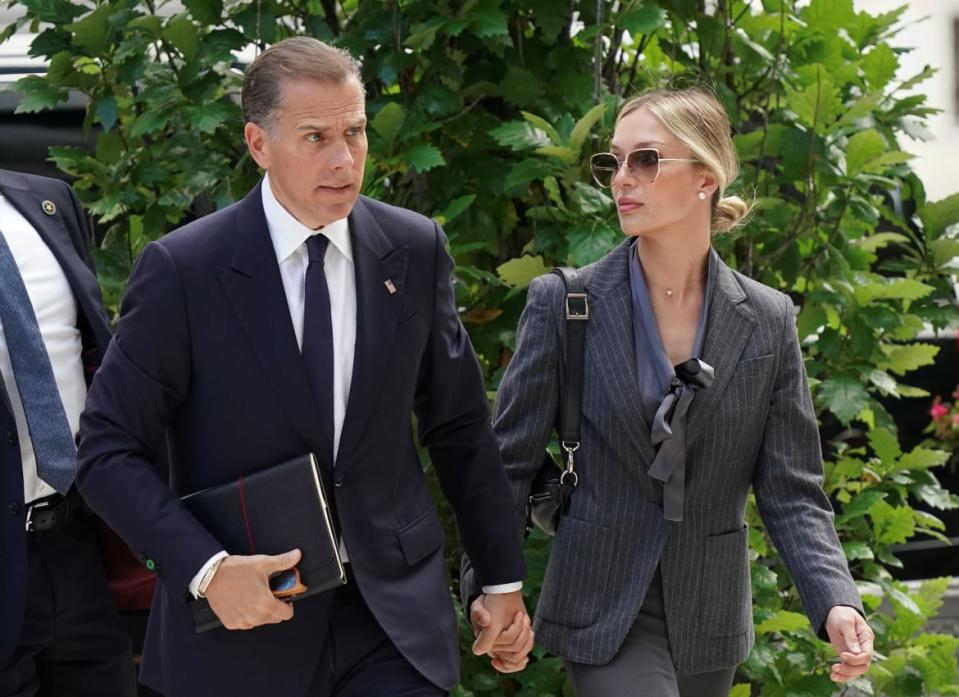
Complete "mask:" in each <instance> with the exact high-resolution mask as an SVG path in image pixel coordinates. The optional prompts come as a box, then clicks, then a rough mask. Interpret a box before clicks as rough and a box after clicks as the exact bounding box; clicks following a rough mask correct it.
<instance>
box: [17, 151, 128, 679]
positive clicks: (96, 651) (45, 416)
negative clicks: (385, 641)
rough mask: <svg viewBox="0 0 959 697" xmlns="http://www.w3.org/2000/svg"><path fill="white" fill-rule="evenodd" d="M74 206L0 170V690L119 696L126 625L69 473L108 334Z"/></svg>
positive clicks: (85, 234)
mask: <svg viewBox="0 0 959 697" xmlns="http://www.w3.org/2000/svg"><path fill="white" fill-rule="evenodd" d="M90 242H91V239H90V230H89V227H88V225H87V219H86V217H85V216H84V214H83V211H82V209H81V208H80V204H79V202H78V201H77V199H76V197H75V196H74V194H73V191H72V190H71V189H70V187H69V186H68V185H67V184H65V183H64V182H62V181H59V180H55V179H48V178H46V177H40V176H37V175H31V174H21V173H17V172H10V171H7V170H0V377H2V380H0V438H2V440H0V500H2V503H3V507H2V509H0V512H2V515H0V521H2V523H0V697H28V696H32V695H45V696H49V697H58V696H64V697H66V696H67V695H69V696H70V697H84V696H89V697H133V696H134V695H136V677H135V673H134V665H133V655H132V653H131V647H130V637H129V635H128V634H127V632H126V630H125V628H124V626H123V624H122V623H121V621H120V617H119V615H118V613H117V609H116V606H115V605H114V602H113V597H112V596H111V595H110V592H109V590H108V587H107V579H106V574H105V572H104V565H103V555H102V551H101V548H100V543H99V537H98V528H97V522H96V519H95V517H94V516H93V515H92V513H91V512H90V510H89V509H88V508H87V507H86V505H85V504H84V502H83V500H82V499H81V497H80V495H79V494H78V493H77V488H76V487H75V486H74V478H75V477H76V472H77V448H76V435H77V429H78V427H79V421H80V412H81V410H82V408H83V402H84V398H85V397H86V394H87V386H88V384H89V381H90V379H91V378H92V377H93V373H94V371H95V370H96V369H97V366H98V365H99V364H100V360H101V358H102V356H103V352H104V351H105V350H106V347H107V344H108V343H109V341H110V324H109V320H108V319H107V314H106V311H105V310H104V308H103V300H102V298H101V295H100V286H99V285H98V283H97V278H96V275H95V274H94V269H93V259H92V257H91V256H90Z"/></svg>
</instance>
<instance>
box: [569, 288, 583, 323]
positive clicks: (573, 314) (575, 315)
mask: <svg viewBox="0 0 959 697" xmlns="http://www.w3.org/2000/svg"><path fill="white" fill-rule="evenodd" d="M570 300H582V301H583V305H582V309H580V308H579V307H577V308H576V310H573V308H571V307H570V304H569V301H570ZM566 319H580V320H586V319H589V300H588V299H587V297H586V293H567V294H566Z"/></svg>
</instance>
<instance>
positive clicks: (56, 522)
mask: <svg viewBox="0 0 959 697" xmlns="http://www.w3.org/2000/svg"><path fill="white" fill-rule="evenodd" d="M83 510H84V503H83V498H82V497H81V496H80V494H79V493H78V492H77V490H76V489H75V488H71V489H70V491H68V492H67V495H66V496H63V495H62V494H51V495H50V496H44V497H43V498H42V499H37V500H35V501H32V502H30V503H28V504H27V506H26V511H27V516H26V518H27V524H26V529H27V532H35V533H36V532H50V531H51V530H57V529H59V528H61V527H63V526H64V524H66V523H67V521H69V520H73V519H75V518H76V517H77V516H78V515H79V514H80V513H81V512H82V511H83Z"/></svg>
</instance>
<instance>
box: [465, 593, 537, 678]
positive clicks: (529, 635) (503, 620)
mask: <svg viewBox="0 0 959 697" xmlns="http://www.w3.org/2000/svg"><path fill="white" fill-rule="evenodd" d="M470 621H471V624H472V625H473V631H474V632H476V634H477V636H476V641H475V642H474V643H473V653H475V654H476V655H477V656H479V655H482V654H484V653H485V654H487V655H489V656H490V657H491V658H492V659H493V661H492V664H493V667H494V668H495V669H496V670H498V671H499V672H501V673H515V672H517V671H520V670H522V669H523V668H525V667H526V665H527V663H529V657H528V655H529V652H530V650H531V649H532V648H533V641H534V639H535V636H534V634H533V630H532V627H531V626H530V619H529V615H528V614H527V613H526V606H525V604H524V603H523V592H522V591H515V592H513V593H502V594H490V595H486V594H483V595H480V596H479V597H478V598H476V600H474V601H473V605H472V607H471V608H470Z"/></svg>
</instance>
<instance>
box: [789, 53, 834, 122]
mask: <svg viewBox="0 0 959 697" xmlns="http://www.w3.org/2000/svg"><path fill="white" fill-rule="evenodd" d="M786 94H787V95H788V97H789V102H788V103H789V106H790V107H791V108H792V110H793V111H794V112H795V113H796V116H798V117H799V119H800V121H802V122H803V123H804V124H806V125H807V126H813V125H815V127H816V128H817V129H822V128H823V127H824V126H825V125H826V124H827V123H829V122H830V121H831V120H832V119H833V117H835V115H836V114H837V113H838V112H839V109H840V108H841V106H842V102H841V101H840V99H839V91H838V90H837V89H836V87H835V86H834V85H833V84H832V81H831V80H830V79H829V77H828V73H827V72H826V70H825V69H823V68H820V76H819V78H818V80H817V81H816V82H814V83H813V84H811V85H809V86H807V87H804V88H803V89H795V88H792V87H789V86H787V87H786Z"/></svg>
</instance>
